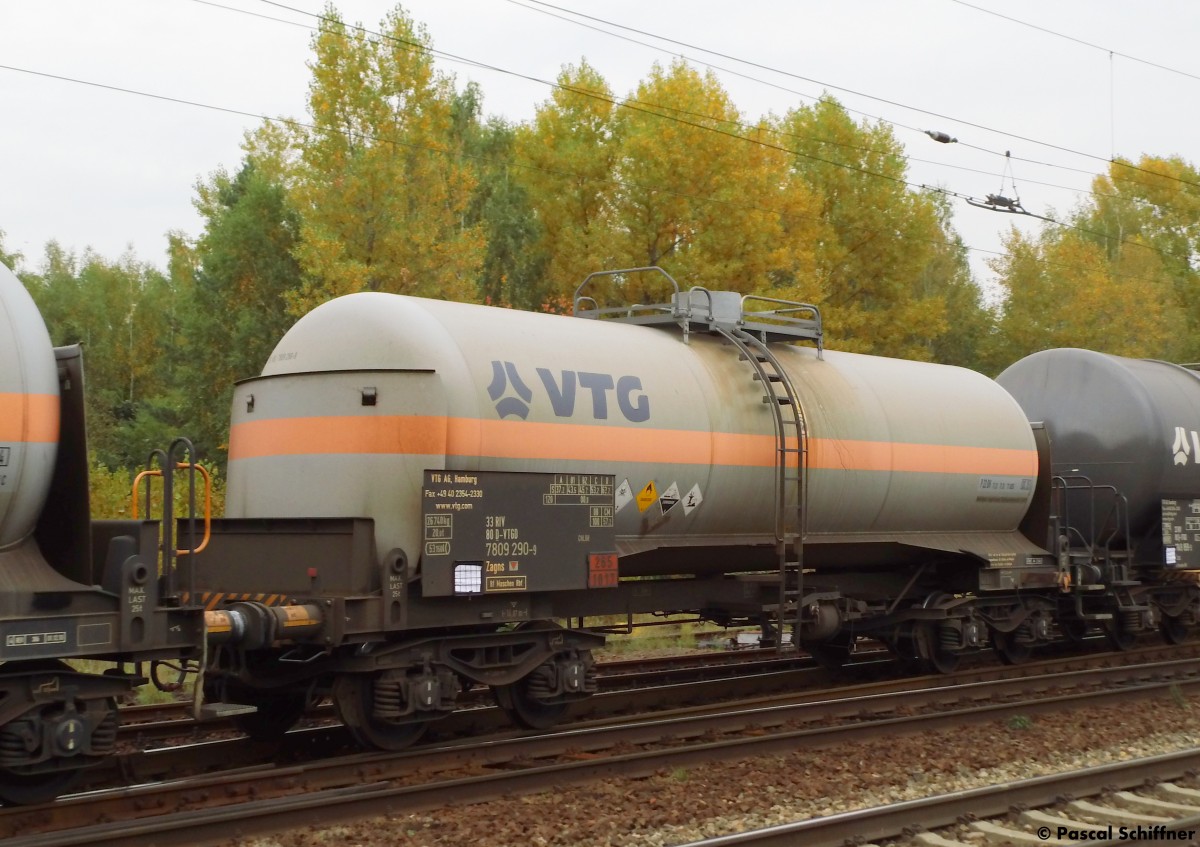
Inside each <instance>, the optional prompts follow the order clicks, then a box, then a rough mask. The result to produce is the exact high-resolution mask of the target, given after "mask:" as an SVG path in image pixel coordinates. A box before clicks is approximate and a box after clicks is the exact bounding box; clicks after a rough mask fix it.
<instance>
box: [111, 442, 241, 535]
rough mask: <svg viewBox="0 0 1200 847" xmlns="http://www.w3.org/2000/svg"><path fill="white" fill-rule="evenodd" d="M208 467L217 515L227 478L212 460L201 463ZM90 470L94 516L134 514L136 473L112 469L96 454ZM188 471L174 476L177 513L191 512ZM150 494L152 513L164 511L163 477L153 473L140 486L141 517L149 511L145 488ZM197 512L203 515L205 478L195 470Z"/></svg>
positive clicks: (222, 503) (206, 468)
mask: <svg viewBox="0 0 1200 847" xmlns="http://www.w3.org/2000/svg"><path fill="white" fill-rule="evenodd" d="M200 464H201V465H202V466H203V467H204V469H205V470H207V471H208V473H209V477H210V479H211V480H212V486H211V499H210V503H211V511H212V514H213V515H214V516H217V515H221V514H224V512H225V481H224V478H223V477H222V474H221V471H220V469H219V468H218V467H217V466H216V465H215V464H213V463H211V462H201V463H200ZM90 466H91V467H90V468H89V470H88V492H89V495H90V499H91V508H92V517H93V518H96V519H118V518H130V517H133V480H134V478H135V476H136V475H137V473H139V472H140V471H139V472H135V471H131V470H127V469H125V468H117V469H112V468H109V467H106V466H105V465H104V464H103V463H102V462H101V461H99V459H97V458H96V457H95V456H94V455H93V456H92V457H91V462H90ZM188 486H189V480H188V474H187V473H186V472H184V471H179V472H178V473H177V475H176V477H175V492H174V494H175V496H174V498H173V500H174V502H175V514H176V515H179V516H185V515H187V514H188V494H189V491H188ZM148 489H149V491H150V494H151V499H150V512H149V514H150V515H151V516H153V517H158V516H160V515H161V514H162V479H161V477H150V478H147V479H143V480H142V482H141V484H140V485H139V487H138V492H139V497H138V506H137V512H138V515H139V516H141V517H145V516H146V515H147V512H146V499H145V498H146V492H147V490H148ZM195 502H196V514H197V515H198V516H199V517H203V516H204V478H203V476H202V475H201V474H199V473H197V474H196V501H195Z"/></svg>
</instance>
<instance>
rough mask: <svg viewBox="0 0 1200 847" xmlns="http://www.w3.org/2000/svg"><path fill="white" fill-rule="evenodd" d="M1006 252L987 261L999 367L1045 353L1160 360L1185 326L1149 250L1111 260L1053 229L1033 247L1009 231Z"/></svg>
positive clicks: (1081, 239)
mask: <svg viewBox="0 0 1200 847" xmlns="http://www.w3.org/2000/svg"><path fill="white" fill-rule="evenodd" d="M1004 246H1005V255H1004V256H1003V257H1001V258H999V259H996V260H994V261H993V262H992V267H993V269H994V270H995V271H996V273H997V274H998V275H999V282H1000V284H1001V286H1002V287H1003V289H1004V293H1005V295H1006V296H1005V301H1004V306H1003V314H1002V318H1001V321H1000V339H1001V347H1000V353H999V356H998V361H997V364H998V365H999V366H1003V365H1006V364H1008V363H1010V362H1012V361H1015V360H1016V359H1018V358H1020V357H1022V356H1025V355H1028V354H1029V353H1032V352H1035V351H1037V350H1043V349H1046V348H1051V347H1085V348H1088V349H1091V350H1098V351H1100V352H1106V353H1116V354H1119V355H1122V356H1134V357H1138V356H1151V357H1156V358H1160V357H1163V356H1164V350H1166V349H1168V348H1169V347H1170V346H1171V340H1172V338H1173V337H1176V336H1177V335H1178V334H1179V333H1181V331H1182V329H1183V327H1184V319H1183V316H1182V315H1180V314H1179V312H1178V310H1176V309H1175V308H1174V305H1173V292H1172V287H1171V282H1170V280H1169V278H1167V276H1166V275H1164V274H1163V273H1162V265H1161V263H1160V262H1159V260H1158V259H1157V258H1156V256H1155V254H1154V252H1153V251H1147V250H1142V251H1133V250H1128V251H1122V252H1121V253H1119V254H1118V255H1117V257H1116V260H1115V261H1112V260H1110V259H1109V257H1108V256H1107V255H1106V254H1105V251H1104V250H1103V248H1102V247H1101V246H1099V245H1098V244H1096V243H1095V241H1094V240H1092V239H1090V238H1089V237H1088V236H1087V234H1086V233H1080V232H1078V231H1077V230H1073V229H1069V228H1062V227H1058V226H1053V225H1048V226H1046V227H1045V228H1043V230H1042V232H1041V234H1040V236H1039V237H1037V239H1036V240H1035V239H1033V238H1031V237H1027V236H1024V235H1022V234H1021V233H1019V232H1018V231H1017V230H1016V229H1015V228H1014V229H1013V230H1011V231H1010V233H1009V235H1008V236H1007V238H1006V239H1005V244H1004Z"/></svg>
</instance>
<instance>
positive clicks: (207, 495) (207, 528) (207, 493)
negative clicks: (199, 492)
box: [133, 462, 212, 556]
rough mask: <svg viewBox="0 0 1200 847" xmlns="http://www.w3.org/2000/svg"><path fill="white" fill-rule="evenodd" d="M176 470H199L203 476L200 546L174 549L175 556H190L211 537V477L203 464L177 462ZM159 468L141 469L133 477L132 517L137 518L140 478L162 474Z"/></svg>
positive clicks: (201, 548)
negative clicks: (202, 520) (202, 522)
mask: <svg viewBox="0 0 1200 847" xmlns="http://www.w3.org/2000/svg"><path fill="white" fill-rule="evenodd" d="M175 467H176V469H177V470H191V471H200V475H201V476H203V477H204V540H202V541H201V542H200V546H199V547H197V548H196V549H195V550H176V551H175V555H176V556H190V555H192V554H193V553H199V552H200V551H202V550H203V549H204V548H205V547H207V546H208V541H209V538H211V537H212V477H211V476H210V475H209V473H208V469H207V468H205V467H204V465H197V464H194V463H189V462H178V463H177V464H176V465H175ZM162 475H163V472H162V471H160V470H149V471H142V472H141V473H139V474H138V475H137V476H136V477H134V478H133V519H134V520H137V519H138V486H140V485H141V484H142V480H143V479H144V478H146V477H148V476H162Z"/></svg>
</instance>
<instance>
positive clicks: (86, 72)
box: [0, 0, 1200, 276]
mask: <svg viewBox="0 0 1200 847" xmlns="http://www.w3.org/2000/svg"><path fill="white" fill-rule="evenodd" d="M219 2H220V3H221V4H222V5H224V6H226V7H228V8H221V7H220V6H216V5H212V4H209V3H202V2H198V1H197V0H39V1H38V2H30V0H0V65H4V66H6V67H5V68H0V163H2V164H0V172H2V173H3V180H2V182H0V230H3V231H4V233H5V238H4V245H5V247H6V248H7V249H8V250H9V251H13V250H17V251H20V252H22V253H23V254H24V255H25V267H27V268H31V269H32V268H37V267H38V265H39V264H40V262H41V258H42V255H43V253H44V246H45V244H46V242H47V241H49V240H51V239H55V240H57V241H58V242H59V243H60V244H62V245H63V246H64V247H66V248H68V249H71V250H75V251H82V250H83V249H84V248H86V247H91V248H93V249H94V250H96V251H97V252H98V253H100V254H101V255H103V256H105V257H108V258H116V257H117V256H119V255H120V254H121V253H123V252H124V251H125V250H127V249H132V250H133V252H134V254H135V255H136V257H137V258H138V259H140V260H143V261H148V262H152V263H154V264H156V265H158V266H160V267H165V264H166V244H167V240H166V233H167V232H168V231H169V230H182V231H184V232H185V233H187V234H188V235H190V236H195V235H197V234H198V233H199V232H200V227H201V223H200V219H199V217H198V215H197V214H196V212H195V210H194V209H193V207H192V200H193V197H194V194H195V191H194V186H195V183H196V181H197V180H198V179H202V178H204V177H205V176H206V175H207V174H209V173H210V172H212V171H213V170H215V169H216V168H218V167H222V166H223V167H225V168H227V169H229V170H231V171H233V170H236V169H237V167H238V165H239V163H240V160H241V150H240V147H239V145H240V143H241V141H242V136H243V133H244V132H245V131H246V130H247V129H250V128H253V127H255V126H257V125H258V124H260V123H261V121H260V120H258V119H256V118H253V117H246V116H244V115H240V114H229V113H223V112H220V111H214V110H211V109H204V108H198V107H196V106H189V105H183V104H179V103H171V102H165V101H162V100H156V99H152V98H149V97H145V96H138V95H134V94H128V93H122V92H118V91H112V90H105V89H102V88H97V87H93V86H88V85H83V84H80V83H77V82H67V81H62V80H59V79H53V78H48V77H45V76H36V75H33V74H30V73H26V71H32V72H37V73H39V74H51V75H55V76H60V77H70V78H73V79H76V80H83V81H87V82H90V83H98V84H102V85H107V86H114V87H119V88H126V89H131V90H135V91H139V92H145V93H148V94H155V95H160V96H163V97H171V98H177V99H181V100H189V101H194V102H197V103H203V104H207V105H209V106H214V107H220V108H222V109H231V110H235V111H239V112H248V113H252V114H254V115H267V116H289V117H303V116H304V114H305V112H304V103H305V93H306V88H307V85H308V79H309V73H308V69H307V67H306V62H307V61H308V59H309V58H310V55H311V54H310V48H309V42H310V38H311V35H312V33H311V30H310V29H307V28H305V27H309V26H312V25H314V24H315V21H314V19H313V18H312V17H310V16H308V15H305V14H300V13H297V12H294V11H289V10H287V9H285V8H280V7H279V6H278V5H274V4H269V3H266V2H261V0H219ZM285 2H286V5H287V6H290V7H293V8H296V9H301V10H303V11H305V12H310V13H319V12H320V11H321V9H322V6H321V4H320V3H319V2H318V0H285ZM552 2H554V5H555V6H557V7H560V8H562V9H571V10H574V11H578V12H582V13H585V14H588V15H592V16H594V17H597V18H601V19H603V20H605V21H610V22H612V23H614V24H622V25H625V26H629V27H635V28H637V29H639V30H643V31H645V32H648V33H653V34H655V35H659V36H665V37H668V38H672V39H676V40H678V41H681V42H686V43H687V44H689V45H694V46H692V47H681V46H679V45H671V44H667V43H664V42H661V41H660V42H655V41H654V39H652V38H650V37H648V36H644V35H637V34H636V33H631V32H628V31H622V30H618V29H616V28H615V27H612V26H608V25H605V24H602V23H598V22H596V21H583V23H587V24H589V25H590V26H592V27H595V28H586V27H584V26H581V25H580V23H579V22H578V21H579V19H575V21H576V22H570V21H568V20H564V19H563V18H570V17H571V16H570V15H567V14H565V13H564V12H558V11H555V10H553V9H549V8H547V7H545V6H536V5H535V4H533V3H532V2H530V0H409V2H406V3H404V4H403V5H404V8H405V9H406V10H407V11H408V13H409V14H410V15H411V16H412V17H413V18H414V19H416V20H417V21H420V22H422V23H424V24H425V25H426V26H427V27H428V29H429V32H430V34H431V36H432V38H433V45H434V47H435V48H437V49H439V50H442V51H445V52H447V53H451V54H455V55H457V56H461V57H464V58H467V59H472V60H475V61H478V62H482V63H485V64H488V65H492V66H495V67H496V68H500V69H503V70H505V71H510V72H512V73H514V74H520V75H523V76H528V77H535V78H538V79H542V80H553V79H554V78H555V76H556V75H557V74H558V72H559V71H560V69H561V68H562V66H563V65H565V64H568V63H577V62H578V61H579V60H580V59H581V58H583V57H586V59H587V61H588V62H589V63H591V64H592V65H593V66H594V67H596V68H597V69H598V70H599V71H600V72H601V73H602V74H603V75H604V77H605V78H606V79H607V80H608V82H609V84H610V85H611V86H612V88H613V90H614V91H615V92H616V93H617V94H618V95H625V94H628V93H630V92H631V91H632V90H633V88H634V87H635V86H636V84H637V82H638V80H640V79H641V78H643V77H644V76H645V75H646V73H647V71H648V69H649V68H650V66H651V64H652V63H653V62H655V61H659V62H663V63H667V62H669V61H670V60H671V58H672V57H673V56H675V55H680V54H683V55H685V56H687V57H688V58H690V59H691V60H692V61H693V62H694V63H695V64H697V65H701V66H702V65H703V64H704V63H705V62H708V63H710V64H712V65H715V66H720V67H721V68H724V69H729V70H734V71H737V72H739V73H741V74H744V75H746V76H749V77H754V78H755V79H753V80H751V79H746V78H741V77H738V76H735V75H733V74H731V73H728V72H727V71H726V70H718V71H717V74H718V76H719V77H720V78H721V79H722V81H723V84H724V85H725V87H726V89H727V90H728V91H729V92H730V94H731V95H732V97H733V100H734V102H735V103H736V104H737V105H738V107H739V108H740V109H741V110H742V112H743V113H744V114H745V115H746V116H748V117H750V118H752V119H753V118H757V117H759V116H761V115H764V114H766V113H769V112H774V113H775V114H783V113H784V112H786V111H787V110H789V109H791V108H794V107H796V106H798V105H800V104H803V103H811V102H812V98H813V97H815V96H818V95H820V94H821V93H822V92H823V91H828V92H829V93H831V94H833V95H834V96H836V97H838V98H839V99H840V100H841V102H842V103H843V104H844V105H845V106H847V107H848V108H850V109H851V110H853V111H854V112H855V113H856V116H857V117H862V116H863V115H869V116H872V117H873V118H883V119H885V120H887V121H890V122H894V123H895V124H897V125H898V126H897V130H896V133H897V136H898V138H899V139H900V141H901V142H902V143H903V144H904V145H905V147H906V148H907V151H908V153H909V155H910V156H911V157H912V160H913V161H912V162H911V165H910V180H911V181H912V182H914V183H919V184H920V183H926V184H936V185H939V186H942V187H945V188H948V189H951V190H953V191H957V192H960V193H962V194H968V195H973V196H976V197H979V196H982V195H984V194H988V193H994V192H997V191H999V190H1000V189H1001V185H1002V183H1001V174H1002V173H1003V171H1004V158H1003V154H1004V151H1006V150H1010V151H1012V154H1013V156H1014V157H1019V159H1024V160H1033V162H1029V161H1020V160H1017V161H1014V162H1013V163H1012V173H1013V176H1014V177H1015V180H1016V189H1017V192H1018V194H1019V197H1020V199H1021V201H1022V203H1023V204H1024V206H1025V208H1026V209H1028V210H1029V211H1031V212H1036V213H1039V214H1040V213H1045V212H1046V211H1047V210H1048V209H1057V210H1060V211H1064V210H1068V209H1070V208H1071V207H1073V206H1074V205H1075V204H1076V203H1077V202H1078V201H1079V199H1080V196H1081V195H1080V194H1079V193H1078V192H1080V191H1086V189H1087V188H1088V186H1089V184H1090V180H1091V176H1092V175H1094V174H1096V173H1098V172H1101V171H1103V170H1104V168H1105V160H1106V159H1108V158H1109V157H1110V156H1111V155H1113V154H1114V153H1115V154H1116V155H1120V156H1127V157H1133V158H1136V157H1138V156H1140V155H1141V154H1143V153H1152V154H1158V155H1179V156H1182V157H1183V158H1184V159H1186V160H1188V161H1189V162H1192V163H1193V164H1196V163H1200V132H1198V130H1200V109H1197V103H1198V102H1200V58H1198V57H1197V52H1196V43H1197V40H1198V38H1200V3H1196V2H1194V0H1143V2H1138V3H1134V2H1132V0H1055V2H1045V0H1003V2H1001V0H970V3H971V5H966V4H965V3H960V2H956V0H741V2H739V3H729V2H715V0H604V2H599V0H552ZM394 6H395V4H393V3H386V2H377V0H343V2H341V3H339V4H338V8H339V10H340V11H341V13H342V15H343V17H344V18H345V19H346V20H347V21H348V22H351V23H359V22H361V23H362V24H364V25H366V26H367V27H368V28H375V27H376V26H377V25H378V23H379V22H380V20H381V19H382V18H383V17H384V15H385V14H386V12H387V11H388V10H389V9H391V8H394ZM974 7H978V8H974ZM230 9H240V10H244V11H245V12H252V13H254V14H256V15H260V16H267V18H278V19H283V20H286V21H291V22H293V23H292V24H289V23H281V22H279V21H276V20H269V19H265V18H264V17H255V16H252V15H249V14H244V13H242V12H238V11H231V10H230ZM539 9H540V10H541V11H539ZM980 9H990V10H992V11H994V12H1000V13H1002V14H1003V15H1005V16H1008V17H1010V18H1014V19H1017V20H1018V21H1021V22H1024V23H1025V24H1032V25H1035V26H1036V27H1039V28H1040V29H1037V28H1033V27H1031V26H1027V25H1022V23H1017V22H1014V21H1012V20H1007V19H1005V18H1003V17H999V16H997V15H995V14H989V13H987V12H986V11H980ZM546 12H552V13H553V14H554V15H559V17H554V16H551V15H550V14H546ZM295 23H299V24H303V25H304V26H295V25H293V24H295ZM601 30H602V31H601ZM606 32H618V33H621V34H623V35H626V36H629V37H632V38H635V39H637V40H639V41H643V42H647V43H652V44H657V46H643V45H640V44H634V43H631V42H630V41H627V40H622V39H620V38H616V37H613V36H612V35H610V34H606ZM699 48H707V49H709V50H713V51H718V52H720V53H723V54H725V56H727V57H733V58H723V57H717V56H713V55H711V54H707V53H704V52H703V51H702V50H701V49H699ZM735 59H741V60H745V61H748V62H754V63H757V64H758V65H760V66H764V67H752V66H749V65H745V64H739V63H738V62H737V61H735ZM1151 63H1153V64H1151ZM438 65H439V67H440V68H441V69H442V70H444V71H446V72H449V73H452V74H454V75H455V77H456V79H457V81H458V83H459V85H460V86H461V85H462V84H464V83H465V82H466V81H468V80H474V81H476V82H477V83H479V85H480V86H481V87H482V89H483V92H484V98H485V99H484V109H485V112H486V113H488V114H498V115H503V116H505V117H507V118H509V119H512V120H525V119H528V118H529V117H531V115H532V114H533V112H534V109H535V108H536V106H537V105H538V104H539V103H541V102H543V101H545V100H546V99H547V98H548V97H549V94H550V89H549V87H548V86H547V85H545V84H540V83H536V82H530V81H528V80H526V79H520V78H518V77H516V76H513V75H511V74H506V73H501V72H498V71H494V70H484V69H480V68H477V67H471V66H469V65H465V64H462V63H456V62H452V61H448V60H443V59H439V60H438ZM1154 65H1159V66H1162V67H1155V66H1154ZM12 68H19V69H21V70H13V69H12ZM787 74H791V75H795V76H788V75H787ZM797 77H804V78H807V79H800V78H797ZM919 110H924V111H919ZM859 113H861V114H859ZM920 129H934V130H941V131H945V132H948V133H950V134H952V135H954V136H956V137H958V138H959V139H960V140H961V141H962V142H963V143H960V144H956V145H942V144H937V143H935V142H933V141H931V140H929V139H928V138H926V137H925V136H923V135H921V134H920V133H919V131H917V130H920ZM968 144H970V145H973V146H974V147H977V148H983V150H979V149H973V148H972V147H969V146H967V145H968ZM917 160H921V161H917ZM1004 193H1006V194H1009V195H1010V196H1011V194H1012V189H1011V186H1009V185H1008V184H1004ZM954 210H955V221H956V224H957V227H958V229H959V231H960V232H961V233H962V234H963V235H964V238H965V240H966V242H967V244H968V245H969V246H970V247H972V248H975V249H974V250H973V252H972V265H973V266H974V267H975V268H976V269H977V270H979V269H981V268H982V263H983V260H984V259H985V258H986V257H988V256H990V255H994V253H995V252H997V251H999V250H1000V249H1001V247H1000V238H999V234H1000V232H1002V231H1005V230H1007V228H1008V227H1009V226H1010V225H1011V224H1012V223H1014V222H1020V223H1023V224H1031V223H1034V222H1032V221H1031V220H1030V219H1022V220H1020V221H1018V219H1016V218H1015V217H1014V216H1011V215H1004V214H998V213H994V212H989V211H985V210H981V209H974V208H971V207H969V206H967V205H966V204H965V203H963V202H962V201H957V200H956V201H954ZM982 275H983V276H986V274H982Z"/></svg>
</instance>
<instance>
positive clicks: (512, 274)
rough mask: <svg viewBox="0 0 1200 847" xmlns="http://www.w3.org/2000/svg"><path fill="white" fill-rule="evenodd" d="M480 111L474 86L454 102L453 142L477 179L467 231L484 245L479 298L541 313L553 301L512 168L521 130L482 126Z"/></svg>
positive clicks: (492, 122)
mask: <svg viewBox="0 0 1200 847" xmlns="http://www.w3.org/2000/svg"><path fill="white" fill-rule="evenodd" d="M482 110H483V95H482V93H481V91H480V89H479V86H478V85H476V84H475V83H473V82H472V83H469V84H468V85H467V86H466V88H465V89H464V90H463V91H462V93H460V94H459V95H458V96H456V97H455V100H454V108H453V110H452V116H453V126H454V136H455V138H456V139H457V142H458V144H459V145H460V146H461V149H462V151H463V156H464V157H465V158H468V159H470V160H471V162H472V163H473V164H474V167H475V172H476V176H477V182H476V185H475V191H474V192H473V195H472V197H471V203H470V206H469V207H468V210H467V214H466V221H467V223H468V225H470V226H476V227H479V229H480V230H481V231H482V233H483V237H484V243H485V245H486V247H485V251H484V256H483V263H482V266H481V267H480V270H479V281H478V292H477V298H478V299H479V300H480V301H482V302H484V303H490V304H492V305H503V306H515V307H517V308H519V309H538V308H540V307H541V306H542V305H543V304H544V303H545V302H546V300H547V298H548V295H549V290H548V285H547V282H546V278H545V264H546V262H545V255H544V254H543V253H542V252H540V251H539V249H538V246H537V242H538V240H539V238H540V235H541V226H540V223H539V221H538V219H537V216H536V214H535V213H534V209H533V206H532V204H531V203H530V201H529V193H528V191H527V190H526V189H525V186H524V185H523V184H522V183H521V181H520V179H519V178H517V176H516V175H515V174H514V170H515V169H514V168H513V167H511V163H512V160H513V158H514V157H515V155H516V144H517V128H516V126H515V125H513V124H511V123H509V122H507V121H505V120H503V119H501V118H490V119H489V120H487V121H486V122H484V121H482V120H481V113H482Z"/></svg>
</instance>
